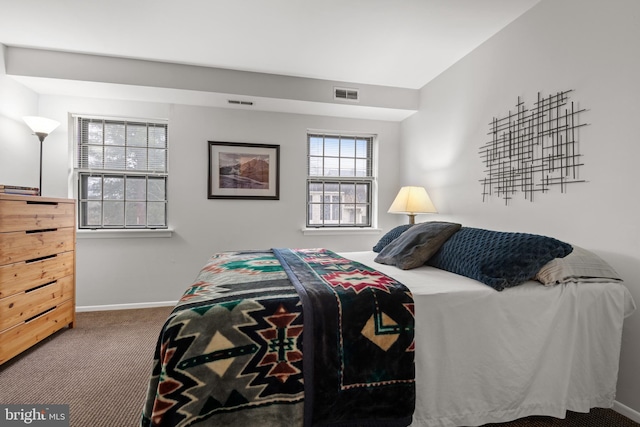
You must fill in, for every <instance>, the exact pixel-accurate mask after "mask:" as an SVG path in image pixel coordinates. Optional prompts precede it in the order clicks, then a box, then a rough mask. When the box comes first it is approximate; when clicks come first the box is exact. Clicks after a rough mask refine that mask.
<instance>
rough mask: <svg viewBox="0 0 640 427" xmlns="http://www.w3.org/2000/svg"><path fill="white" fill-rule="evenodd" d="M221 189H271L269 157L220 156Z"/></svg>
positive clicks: (222, 154)
mask: <svg viewBox="0 0 640 427" xmlns="http://www.w3.org/2000/svg"><path fill="white" fill-rule="evenodd" d="M218 155H219V159H218V163H219V165H220V168H219V173H220V188H254V189H255V188H260V189H268V188H269V156H266V155H262V154H253V155H251V154H250V155H246V154H237V153H224V152H221V153H219V154H218Z"/></svg>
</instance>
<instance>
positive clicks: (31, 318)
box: [24, 307, 56, 323]
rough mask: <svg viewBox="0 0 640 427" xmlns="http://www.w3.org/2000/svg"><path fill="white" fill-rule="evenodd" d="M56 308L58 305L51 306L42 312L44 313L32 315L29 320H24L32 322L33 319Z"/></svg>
mask: <svg viewBox="0 0 640 427" xmlns="http://www.w3.org/2000/svg"><path fill="white" fill-rule="evenodd" d="M55 309H56V307H51V308H49V309H47V310H45V311H43V312H42V313H40V314H36V315H35V316H32V317H30V318H28V319H27V320H25V321H24V323H29V322H31V321H32V320H36V319H37V318H38V317H41V316H44V315H45V314H47V313H48V312H50V311H51V310H55Z"/></svg>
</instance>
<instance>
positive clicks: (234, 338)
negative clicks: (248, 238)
mask: <svg viewBox="0 0 640 427" xmlns="http://www.w3.org/2000/svg"><path fill="white" fill-rule="evenodd" d="M413 328H414V316H413V299H412V296H411V293H410V292H409V290H408V289H407V288H406V287H405V286H404V285H402V284H400V283H398V282H396V281H395V280H394V279H392V278H390V277H388V276H385V275H383V274H382V273H380V272H378V271H376V270H373V269H371V268H369V267H367V266H365V265H362V264H359V263H356V262H353V261H350V260H347V259H345V258H342V257H340V256H338V255H337V254H335V253H333V252H331V251H328V250H326V249H305V250H293V249H274V250H270V251H242V252H225V253H219V254H215V255H214V256H213V257H211V259H210V260H209V261H208V262H207V264H206V265H205V266H204V267H203V269H202V270H201V271H200V273H199V275H198V277H197V279H196V282H195V283H194V284H193V285H192V286H191V287H190V288H189V289H187V291H186V292H185V293H184V295H183V296H182V298H181V299H180V301H179V303H178V305H177V306H176V307H175V308H174V310H173V312H172V313H171V315H170V316H169V318H168V319H167V321H166V322H165V324H164V326H163V328H162V330H161V333H160V337H159V338H158V342H157V346H156V351H155V355H154V366H153V371H152V374H151V379H150V382H149V388H148V394H147V400H146V402H145V405H144V408H143V413H142V419H141V424H140V425H141V426H142V427H152V426H158V427H160V426H217V425H220V426H242V427H252V426H261V427H262V426H265V427H271V426H273V427H283V426H287V427H289V426H305V427H310V426H336V427H337V426H351V425H353V426H356V425H357V426H380V427H395V426H407V425H409V424H410V423H411V416H412V413H413V409H414V405H415V383H414V362H413V355H414V343H413V337H414V330H413ZM303 350H304V351H303Z"/></svg>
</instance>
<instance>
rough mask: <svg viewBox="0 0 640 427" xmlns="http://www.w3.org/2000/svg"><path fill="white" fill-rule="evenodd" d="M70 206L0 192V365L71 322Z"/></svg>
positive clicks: (72, 221)
mask: <svg viewBox="0 0 640 427" xmlns="http://www.w3.org/2000/svg"><path fill="white" fill-rule="evenodd" d="M75 206H76V203H75V200H70V199H54V198H48V197H36V196H14V195H8V194H0V365H1V364H3V363H5V362H6V361H7V360H9V359H11V358H12V357H14V356H16V355H17V354H20V353H21V352H23V351H24V350H26V349H27V348H29V347H31V346H33V345H34V344H36V343H38V342H40V341H42V340H43V339H45V338H46V337H48V336H49V335H51V334H53V333H54V332H56V331H58V330H60V329H62V328H64V327H66V326H69V327H70V328H72V327H73V326H74V322H75V270H76V268H75V266H76V257H75V246H76V245H75V242H76V226H75V218H76V216H75V210H76V209H75Z"/></svg>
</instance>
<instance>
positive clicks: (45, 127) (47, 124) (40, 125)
mask: <svg viewBox="0 0 640 427" xmlns="http://www.w3.org/2000/svg"><path fill="white" fill-rule="evenodd" d="M22 120H24V121H25V123H26V124H27V126H29V127H30V128H31V130H32V131H33V132H34V133H44V134H46V135H49V134H50V133H51V132H53V131H54V129H55V128H57V127H58V126H59V125H60V122H57V121H55V120H52V119H47V118H45V117H36V116H27V117H23V118H22Z"/></svg>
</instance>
